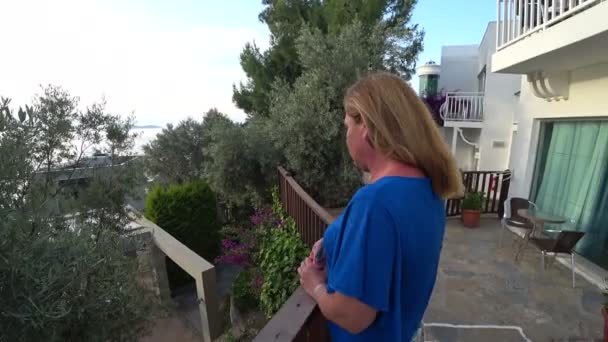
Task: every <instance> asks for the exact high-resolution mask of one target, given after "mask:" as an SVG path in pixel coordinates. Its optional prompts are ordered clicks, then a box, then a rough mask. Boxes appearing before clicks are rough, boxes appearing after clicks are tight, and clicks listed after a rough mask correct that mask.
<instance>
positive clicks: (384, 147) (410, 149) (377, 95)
mask: <svg viewBox="0 0 608 342" xmlns="http://www.w3.org/2000/svg"><path fill="white" fill-rule="evenodd" d="M344 109H345V110H346V113H347V115H350V116H351V117H353V119H354V120H355V122H357V123H361V121H363V122H364V123H365V125H366V126H367V129H368V132H369V141H370V143H371V145H372V147H373V148H374V149H375V150H377V151H379V152H380V153H382V154H383V155H385V156H387V157H388V158H390V159H393V160H396V161H399V162H402V163H406V164H409V165H412V166H415V167H417V168H419V169H421V170H422V171H423V172H424V173H425V174H426V176H427V177H429V178H430V179H431V183H432V187H433V191H434V192H435V193H436V194H437V195H438V196H441V197H442V198H448V197H451V196H459V195H461V194H462V192H463V185H462V179H461V176H460V172H459V171H458V169H457V167H456V161H455V160H454V157H453V156H452V154H451V153H450V151H449V150H448V147H447V145H446V143H445V142H444V141H443V138H442V137H441V135H440V133H439V130H438V129H437V124H436V123H435V121H434V120H433V119H432V117H431V113H430V112H429V110H428V108H427V107H426V105H425V104H424V103H423V102H422V100H421V99H420V98H419V97H418V95H416V93H415V92H414V90H412V88H411V87H410V86H409V85H408V84H407V83H406V82H405V81H404V80H402V79H401V78H399V77H398V76H395V75H391V74H389V73H383V72H382V73H374V74H371V75H368V76H366V77H364V78H362V79H360V80H358V81H357V82H356V83H355V84H354V85H353V86H351V87H350V89H348V91H347V93H346V96H345V97H344Z"/></svg>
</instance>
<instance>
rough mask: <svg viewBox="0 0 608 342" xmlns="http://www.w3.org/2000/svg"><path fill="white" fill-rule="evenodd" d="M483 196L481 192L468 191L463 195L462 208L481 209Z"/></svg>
mask: <svg viewBox="0 0 608 342" xmlns="http://www.w3.org/2000/svg"><path fill="white" fill-rule="evenodd" d="M483 198H484V196H483V192H477V191H473V192H469V193H467V194H466V195H465V196H464V200H463V201H462V208H463V209H466V210H481V207H482V204H483Z"/></svg>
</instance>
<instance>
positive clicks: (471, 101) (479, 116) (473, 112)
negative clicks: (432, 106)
mask: <svg viewBox="0 0 608 342" xmlns="http://www.w3.org/2000/svg"><path fill="white" fill-rule="evenodd" d="M439 114H440V115H441V118H442V119H443V122H444V124H443V126H444V127H470V128H481V127H482V124H483V115H484V93H469V92H450V93H446V96H445V102H444V103H443V105H442V106H441V108H440V110H439Z"/></svg>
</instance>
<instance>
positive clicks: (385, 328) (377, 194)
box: [323, 177, 445, 342]
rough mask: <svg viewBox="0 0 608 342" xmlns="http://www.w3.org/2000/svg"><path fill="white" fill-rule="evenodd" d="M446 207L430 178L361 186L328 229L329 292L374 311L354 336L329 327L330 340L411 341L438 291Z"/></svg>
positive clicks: (325, 240) (385, 180)
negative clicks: (436, 286) (437, 281)
mask: <svg viewBox="0 0 608 342" xmlns="http://www.w3.org/2000/svg"><path fill="white" fill-rule="evenodd" d="M444 229H445V207H444V202H443V201H442V200H441V199H440V198H439V197H438V196H437V195H435V193H434V192H433V190H432V188H431V181H430V179H428V178H410V177H384V178H381V179H379V180H378V181H376V182H374V183H373V184H370V185H367V186H365V187H363V188H361V189H360V190H359V191H357V193H356V194H355V196H354V197H353V198H352V200H351V201H350V203H349V204H348V206H347V207H346V209H345V210H344V212H343V213H342V215H340V217H338V218H337V219H336V221H334V223H332V224H331V225H330V226H329V227H328V228H327V230H326V231H325V236H324V238H323V246H324V248H325V252H326V256H327V291H328V292H329V293H333V292H339V293H341V294H343V295H346V296H348V297H352V298H356V299H358V300H359V301H361V302H363V303H365V304H367V305H369V306H371V307H373V308H375V309H376V310H378V315H377V317H376V319H375V321H374V322H373V323H372V325H370V326H369V327H368V328H367V329H366V330H364V331H362V332H361V333H359V334H356V335H355V334H350V333H349V332H347V331H346V330H344V329H342V328H340V327H339V326H338V325H336V324H334V323H333V322H330V323H329V327H330V332H331V337H332V341H334V342H340V341H408V342H409V341H410V340H411V339H412V337H413V336H414V334H415V332H416V330H417V329H418V327H419V325H420V322H421V321H422V316H423V315H424V312H425V310H426V307H427V305H428V302H429V299H430V297H431V292H432V290H433V287H434V286H435V278H436V275H437V266H438V264H439V254H440V252H441V246H442V241H443V232H444Z"/></svg>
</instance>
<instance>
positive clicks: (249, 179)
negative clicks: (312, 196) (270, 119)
mask: <svg viewBox="0 0 608 342" xmlns="http://www.w3.org/2000/svg"><path fill="white" fill-rule="evenodd" d="M209 133H210V135H211V142H210V144H209V146H208V150H209V155H210V161H209V163H207V164H206V165H205V171H204V177H205V179H207V180H208V181H209V184H210V185H211V187H212V188H213V189H214V190H215V191H216V192H218V193H219V194H220V195H221V197H222V199H224V200H225V201H227V202H228V203H229V205H232V206H238V207H243V206H247V205H248V204H251V203H253V204H256V205H260V204H262V203H265V202H267V197H268V192H267V189H268V188H269V186H270V183H271V182H272V181H273V180H274V179H275V178H276V177H275V175H276V165H277V163H278V160H279V158H278V155H277V151H276V150H275V149H274V146H273V145H272V144H271V143H269V141H268V132H267V127H266V126H265V123H264V122H261V121H255V120H252V121H250V122H248V123H247V124H246V125H239V124H236V123H233V122H224V123H223V124H221V125H214V126H211V127H209Z"/></svg>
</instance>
